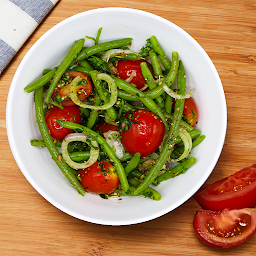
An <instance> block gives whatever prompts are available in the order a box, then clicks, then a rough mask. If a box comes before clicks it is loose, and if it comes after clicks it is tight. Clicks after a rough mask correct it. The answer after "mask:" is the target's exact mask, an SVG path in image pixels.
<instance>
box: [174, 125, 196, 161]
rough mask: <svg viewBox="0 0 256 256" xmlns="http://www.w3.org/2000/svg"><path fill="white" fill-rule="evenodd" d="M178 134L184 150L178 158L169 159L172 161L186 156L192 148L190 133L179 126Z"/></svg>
mask: <svg viewBox="0 0 256 256" xmlns="http://www.w3.org/2000/svg"><path fill="white" fill-rule="evenodd" d="M178 135H179V136H180V138H181V139H182V141H183V143H184V152H183V154H182V155H181V156H180V157H179V158H177V159H171V161H173V162H178V161H181V160H183V159H184V158H186V157H187V156H188V155H189V153H190V151H191V149H192V138H191V136H190V134H189V133H188V132H187V131H186V130H185V129H183V128H180V130H179V133H178Z"/></svg>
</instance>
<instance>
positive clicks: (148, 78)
mask: <svg viewBox="0 0 256 256" xmlns="http://www.w3.org/2000/svg"><path fill="white" fill-rule="evenodd" d="M140 67H141V72H142V75H143V77H144V79H145V80H146V82H147V85H148V87H149V90H153V89H154V88H156V87H157V84H156V83H155V81H154V77H153V75H152V73H151V72H150V70H149V68H148V65H147V63H146V62H141V64H140ZM155 101H156V103H157V104H158V106H159V107H161V108H163V107H164V100H163V98H162V97H161V96H158V97H157V98H156V99H155Z"/></svg>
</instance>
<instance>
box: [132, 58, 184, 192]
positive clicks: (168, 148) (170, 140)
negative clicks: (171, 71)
mask: <svg viewBox="0 0 256 256" xmlns="http://www.w3.org/2000/svg"><path fill="white" fill-rule="evenodd" d="M177 87H178V90H177V91H178V93H179V94H180V95H185V89H186V74H185V70H184V67H183V64H182V62H181V61H180V63H179V72H178V78H177ZM184 101H185V99H177V100H176V104H175V109H174V116H173V122H172V125H171V128H170V131H169V134H168V136H167V139H166V140H165V142H164V145H163V148H162V151H161V153H160V155H159V158H158V160H157V162H156V164H155V165H154V166H153V167H152V168H151V169H150V171H149V173H148V175H147V176H146V177H145V179H144V180H143V182H142V183H141V184H140V185H139V186H138V187H137V188H136V190H135V191H134V194H135V195H136V194H139V193H140V192H142V191H143V190H145V189H146V188H147V187H149V186H150V184H151V183H152V182H153V181H154V180H155V179H156V177H157V175H158V174H159V172H160V170H161V169H162V167H163V165H164V164H165V162H166V160H167V159H168V157H169V156H170V155H171V153H172V151H173V147H174V145H175V140H176V138H177V135H178V132H179V126H180V120H181V118H182V113H183V108H184Z"/></svg>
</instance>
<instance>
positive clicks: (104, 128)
mask: <svg viewBox="0 0 256 256" xmlns="http://www.w3.org/2000/svg"><path fill="white" fill-rule="evenodd" d="M95 131H100V135H101V136H103V134H104V133H106V132H108V131H118V127H117V126H116V125H113V124H106V123H102V124H98V125H97V126H96V128H95Z"/></svg>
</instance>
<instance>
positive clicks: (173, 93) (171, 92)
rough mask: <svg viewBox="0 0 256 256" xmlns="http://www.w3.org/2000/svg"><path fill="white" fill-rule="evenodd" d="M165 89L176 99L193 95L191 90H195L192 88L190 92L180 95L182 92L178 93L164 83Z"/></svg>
mask: <svg viewBox="0 0 256 256" xmlns="http://www.w3.org/2000/svg"><path fill="white" fill-rule="evenodd" d="M163 89H164V90H165V92H166V93H167V94H169V95H170V96H171V97H173V98H174V99H178V100H181V99H188V98H190V97H191V94H190V92H191V91H193V89H192V90H190V91H189V92H188V93H186V94H185V95H180V94H178V93H176V92H175V91H173V90H171V89H170V88H169V87H168V86H167V85H164V86H163Z"/></svg>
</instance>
